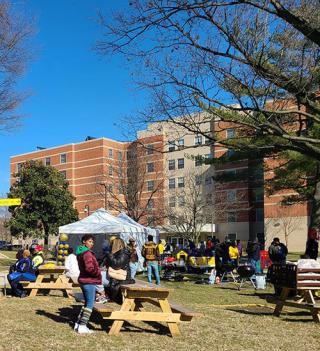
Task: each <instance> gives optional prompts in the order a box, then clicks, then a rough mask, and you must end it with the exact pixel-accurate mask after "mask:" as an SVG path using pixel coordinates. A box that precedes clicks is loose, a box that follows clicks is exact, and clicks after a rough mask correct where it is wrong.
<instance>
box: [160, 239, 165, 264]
mask: <svg viewBox="0 0 320 351" xmlns="http://www.w3.org/2000/svg"><path fill="white" fill-rule="evenodd" d="M165 244H166V242H165V241H164V240H163V239H162V240H160V241H159V244H158V250H159V254H160V258H161V261H162V260H163V258H164V257H163V256H164V247H165Z"/></svg>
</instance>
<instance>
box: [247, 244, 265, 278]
mask: <svg viewBox="0 0 320 351" xmlns="http://www.w3.org/2000/svg"><path fill="white" fill-rule="evenodd" d="M246 251H247V255H248V262H249V264H250V265H251V266H252V267H253V268H254V270H255V273H256V274H257V273H261V268H260V244H259V241H258V239H257V238H256V239H254V241H248V245H247V250H246Z"/></svg>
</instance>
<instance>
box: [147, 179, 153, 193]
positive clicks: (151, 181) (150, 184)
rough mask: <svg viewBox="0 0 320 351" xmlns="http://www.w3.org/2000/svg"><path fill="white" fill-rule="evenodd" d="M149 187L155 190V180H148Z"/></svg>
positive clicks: (150, 189)
mask: <svg viewBox="0 0 320 351" xmlns="http://www.w3.org/2000/svg"><path fill="white" fill-rule="evenodd" d="M147 189H148V191H153V190H154V180H148V181H147Z"/></svg>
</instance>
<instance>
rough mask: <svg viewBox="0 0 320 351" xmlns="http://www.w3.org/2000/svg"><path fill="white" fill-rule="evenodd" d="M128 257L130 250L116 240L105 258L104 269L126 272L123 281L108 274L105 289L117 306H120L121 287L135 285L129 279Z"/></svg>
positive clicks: (120, 241) (118, 239) (119, 240)
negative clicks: (107, 282)
mask: <svg viewBox="0 0 320 351" xmlns="http://www.w3.org/2000/svg"><path fill="white" fill-rule="evenodd" d="M130 255H131V253H130V250H129V249H128V248H127V247H126V245H125V243H124V242H123V240H122V239H120V238H116V239H114V240H113V241H112V248H111V253H107V254H106V256H105V264H106V267H111V268H112V269H114V270H124V271H126V272H127V273H126V278H125V280H118V279H115V278H112V277H111V276H110V274H109V278H110V283H109V286H108V287H107V292H108V295H109V296H110V297H111V299H112V300H113V301H115V302H116V303H118V304H122V294H121V289H120V287H121V285H122V284H134V283H135V281H134V279H131V270H130Z"/></svg>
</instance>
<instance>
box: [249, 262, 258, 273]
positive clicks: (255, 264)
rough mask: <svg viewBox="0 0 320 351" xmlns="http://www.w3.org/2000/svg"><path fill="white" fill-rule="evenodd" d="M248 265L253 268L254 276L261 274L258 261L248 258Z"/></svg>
mask: <svg viewBox="0 0 320 351" xmlns="http://www.w3.org/2000/svg"><path fill="white" fill-rule="evenodd" d="M249 263H250V264H251V266H252V267H254V269H255V273H256V274H259V273H261V268H260V260H255V259H253V258H249Z"/></svg>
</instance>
